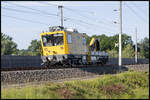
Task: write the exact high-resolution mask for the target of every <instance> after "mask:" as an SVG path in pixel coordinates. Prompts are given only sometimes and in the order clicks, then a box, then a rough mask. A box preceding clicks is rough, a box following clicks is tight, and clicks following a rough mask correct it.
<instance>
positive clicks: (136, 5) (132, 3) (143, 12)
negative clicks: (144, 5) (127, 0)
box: [132, 2, 146, 14]
mask: <svg viewBox="0 0 150 100" xmlns="http://www.w3.org/2000/svg"><path fill="white" fill-rule="evenodd" d="M132 4H133V5H134V6H135V7H136V8H137V9H139V10H140V11H141V12H142V13H143V14H146V13H144V12H145V11H144V10H142V9H140V8H139V7H137V4H135V3H134V2H132Z"/></svg>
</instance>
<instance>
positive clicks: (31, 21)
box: [2, 15, 48, 25]
mask: <svg viewBox="0 0 150 100" xmlns="http://www.w3.org/2000/svg"><path fill="white" fill-rule="evenodd" d="M2 16H5V17H10V18H13V19H17V20H22V21H27V22H30V23H38V24H43V25H48V24H46V23H43V22H39V21H33V20H29V19H24V18H18V17H14V16H8V15H2Z"/></svg>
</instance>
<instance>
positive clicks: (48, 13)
mask: <svg viewBox="0 0 150 100" xmlns="http://www.w3.org/2000/svg"><path fill="white" fill-rule="evenodd" d="M5 3H8V2H5ZM8 4H12V5H16V6H18V7H23V8H26V9H30V10H34V11H38V12H41V13H43V14H47V15H52V16H57V17H58V15H57V14H52V13H49V12H45V11H43V10H38V9H34V8H31V7H26V6H23V5H19V4H14V3H12V2H11V3H10V2H9V3H8Z"/></svg>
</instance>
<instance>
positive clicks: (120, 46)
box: [119, 1, 122, 70]
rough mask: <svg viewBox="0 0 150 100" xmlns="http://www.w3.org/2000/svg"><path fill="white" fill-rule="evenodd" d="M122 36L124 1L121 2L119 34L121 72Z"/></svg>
mask: <svg viewBox="0 0 150 100" xmlns="http://www.w3.org/2000/svg"><path fill="white" fill-rule="evenodd" d="M121 34H122V1H120V34H119V69H120V70H121V65H122V43H121Z"/></svg>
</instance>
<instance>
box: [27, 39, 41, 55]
mask: <svg viewBox="0 0 150 100" xmlns="http://www.w3.org/2000/svg"><path fill="white" fill-rule="evenodd" d="M28 53H29V54H30V55H32V56H39V55H41V41H40V40H36V39H35V40H32V41H31V44H30V45H29V47H28Z"/></svg>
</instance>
